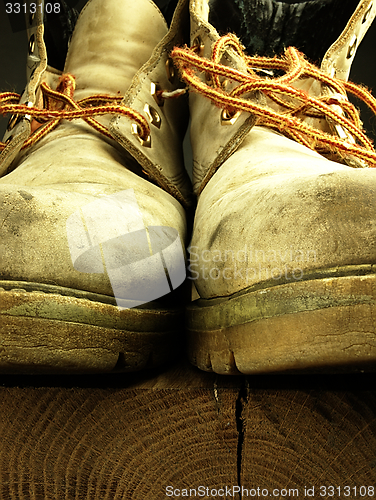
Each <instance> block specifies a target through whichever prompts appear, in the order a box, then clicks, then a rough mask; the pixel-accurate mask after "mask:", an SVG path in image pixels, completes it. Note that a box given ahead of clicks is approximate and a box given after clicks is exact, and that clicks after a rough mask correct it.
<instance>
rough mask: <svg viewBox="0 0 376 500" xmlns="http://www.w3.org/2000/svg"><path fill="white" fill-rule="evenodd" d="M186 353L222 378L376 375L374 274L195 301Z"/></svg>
mask: <svg viewBox="0 0 376 500" xmlns="http://www.w3.org/2000/svg"><path fill="white" fill-rule="evenodd" d="M187 325H188V333H187V337H188V338H187V341H188V356H189V359H190V361H191V362H192V363H193V364H194V365H196V366H197V367H198V368H200V369H202V370H205V371H214V372H216V373H219V374H235V375H239V373H243V374H267V373H269V374H271V373H289V372H290V373H291V372H306V373H315V372H320V373H337V372H353V371H370V370H376V275H375V274H368V275H363V276H343V277H329V278H324V279H311V280H308V281H295V282H291V283H286V284H283V285H278V286H272V287H270V288H264V289H260V290H254V291H249V292H244V293H240V294H236V295H234V296H232V297H228V298H220V299H212V300H202V299H199V300H197V301H195V302H192V303H191V305H190V306H189V307H188V316H187Z"/></svg>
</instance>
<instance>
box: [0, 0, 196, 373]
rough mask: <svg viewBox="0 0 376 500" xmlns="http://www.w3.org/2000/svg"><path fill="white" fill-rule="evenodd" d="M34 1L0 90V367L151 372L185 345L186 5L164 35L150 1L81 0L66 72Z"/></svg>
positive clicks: (8, 369) (187, 202) (3, 369)
mask: <svg viewBox="0 0 376 500" xmlns="http://www.w3.org/2000/svg"><path fill="white" fill-rule="evenodd" d="M39 4H40V5H39ZM39 4H38V9H37V10H36V11H35V3H33V2H28V3H27V9H29V10H28V11H27V15H26V18H27V29H28V38H29V56H28V61H27V67H28V84H27V87H26V89H25V91H24V93H23V95H22V96H21V98H20V99H19V104H15V102H14V100H15V97H14V96H13V97H12V96H8V97H6V96H4V94H3V95H2V98H3V101H2V105H1V112H6V111H9V109H13V110H15V113H16V114H15V115H13V116H12V117H11V119H10V122H9V125H8V130H7V133H6V135H5V137H4V139H3V140H4V143H3V146H2V149H3V151H2V153H1V172H2V178H1V179H0V214H1V221H2V222H1V224H0V228H1V229H0V256H1V258H0V371H1V372H5V373H44V372H46V373H67V372H68V373H95V372H113V371H133V370H139V369H141V368H146V367H154V366H158V365H160V364H161V363H164V362H166V361H167V360H169V359H171V358H172V357H173V356H174V355H176V352H177V350H178V349H180V347H181V344H182V317H183V316H182V314H184V299H185V292H184V288H185V287H184V281H185V276H186V268H185V261H184V250H183V248H184V243H185V240H186V237H187V224H186V209H187V208H188V207H189V206H190V204H191V193H190V190H191V187H190V180H189V178H188V176H187V174H186V172H185V169H184V166H183V151H182V138H183V136H184V133H185V129H186V126H187V120H188V105H187V102H186V99H185V98H184V96H183V97H179V95H180V94H181V92H180V90H179V89H180V87H181V86H182V84H181V82H179V79H178V78H177V75H176V74H175V72H174V69H173V66H172V64H171V60H170V59H169V57H168V54H169V52H170V51H171V49H172V47H173V46H174V45H175V44H177V43H179V44H181V43H182V42H183V41H184V38H183V36H184V34H183V31H182V26H185V25H186V26H188V24H187V17H188V5H187V4H186V2H185V1H184V0H183V1H180V2H179V4H178V6H177V8H176V11H175V15H174V18H173V20H172V23H171V26H170V28H169V27H168V26H167V23H166V21H165V19H164V17H163V15H162V14H161V12H160V11H159V9H158V8H157V6H156V5H155V4H154V3H153V2H151V1H149V0H139V1H138V2H132V1H128V0H125V1H121V2H119V1H118V0H106V1H105V2H103V1H102V0H90V1H89V2H88V3H87V4H86V6H85V7H84V9H83V10H82V12H81V14H80V16H79V18H78V20H77V23H76V26H75V28H74V32H73V36H72V38H71V40H70V43H69V48H68V52H67V56H66V60H65V66H64V70H63V72H62V71H60V70H59V69H56V68H53V67H51V66H50V65H49V58H48V54H47V51H46V37H44V36H43V34H44V25H43V18H42V12H44V10H46V11H47V4H45V3H44V2H40V3H39ZM48 5H51V4H48ZM57 5H59V4H57ZM172 97H176V98H174V99H173V98H172ZM7 98H8V100H6V99H7ZM12 99H13V100H12ZM8 105H9V106H10V107H9V106H8ZM11 105H12V106H13V108H12V107H11ZM7 106H8V107H7ZM14 106H16V107H14ZM17 106H18V107H17ZM25 106H26V108H25ZM25 109H26V111H25ZM27 110H29V112H28V111H27ZM38 113H39V114H38ZM72 113H73V114H72ZM74 113H76V115H74Z"/></svg>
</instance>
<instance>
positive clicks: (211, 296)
mask: <svg viewBox="0 0 376 500" xmlns="http://www.w3.org/2000/svg"><path fill="white" fill-rule="evenodd" d="M273 153H274V154H273ZM251 166H252V167H251ZM234 171H236V173H237V175H236V178H234V175H233V173H234ZM218 174H219V172H218ZM229 186H231V189H229ZM375 196H376V172H375V171H373V170H369V169H364V170H363V169H361V170H358V169H352V168H349V167H345V166H342V165H339V164H336V163H333V162H331V161H328V160H325V159H323V158H322V157H320V156H319V155H316V154H315V153H313V152H311V151H309V150H307V149H306V148H304V147H302V146H300V145H298V144H296V143H294V142H293V141H290V140H289V139H286V138H285V137H283V136H280V135H279V134H276V133H274V132H272V131H270V130H268V129H263V128H258V127H255V129H254V130H253V131H252V133H251V134H250V135H249V137H248V138H247V139H246V140H245V143H244V144H243V145H242V147H241V148H240V149H239V151H237V152H236V153H235V154H234V155H233V156H232V157H231V158H230V159H229V160H227V162H225V163H224V164H223V165H222V167H221V170H220V175H217V174H215V175H214V176H213V177H212V179H211V180H210V181H209V183H208V185H207V186H206V188H205V196H202V197H201V198H200V202H199V205H198V209H197V215H196V221H195V224H196V227H195V231H194V237H193V240H192V244H191V247H190V252H191V262H190V270H191V277H192V279H193V280H194V281H193V282H194V284H195V286H196V287H197V290H198V293H199V295H200V297H201V298H200V299H198V300H196V301H195V302H193V303H192V304H191V305H190V306H189V308H188V323H189V326H188V328H189V351H190V357H191V360H192V361H193V363H194V364H196V365H197V366H199V367H200V368H202V369H204V370H214V371H216V372H218V373H239V372H241V373H249V374H251V373H271V372H286V371H290V372H291V371H308V372H315V371H326V372H330V371H342V370H344V371H349V370H350V371H352V370H359V369H367V368H374V367H375V363H376V337H375V331H376V322H375V314H376V274H375V268H374V262H375V259H376V255H375V242H376V232H375V227H376V225H375V223H376V206H375Z"/></svg>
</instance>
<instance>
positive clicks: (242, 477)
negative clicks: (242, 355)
mask: <svg viewBox="0 0 376 500" xmlns="http://www.w3.org/2000/svg"><path fill="white" fill-rule="evenodd" d="M373 380H374V375H372V374H359V375H351V376H350V375H349V376H347V375H342V376H324V375H318V376H285V377H283V376H279V377H272V376H268V377H261V376H260V377H221V376H216V375H214V374H208V373H204V372H200V371H198V370H196V369H195V368H193V367H190V366H189V365H188V364H187V363H186V362H185V361H184V360H180V361H179V362H178V363H177V364H176V365H175V366H170V367H167V368H165V369H162V370H159V371H155V372H152V373H140V374H136V375H129V374H128V375H117V376H114V375H111V376H92V377H88V376H85V377H77V376H76V377H51V376H49V377H21V376H12V377H10V376H5V375H2V376H1V378H0V384H1V385H0V403H1V412H0V499H1V500H10V499H20V500H24V499H33V500H36V499H37V500H39V499H40V500H46V499H59V500H60V499H61V500H63V499H64V500H67V499H69V500H71V499H72V500H73V499H88V500H89V499H90V500H105V499H108V500H117V499H126V500H136V499H137V500H138V499H140V500H141V499H142V500H162V499H168V498H202V499H204V500H208V499H213V498H215V499H221V500H222V499H224V498H225V499H234V498H235V499H237V500H239V499H240V498H243V499H246V498H247V494H246V493H247V492H246V490H248V498H252V497H253V498H280V499H281V498H315V499H317V498H326V499H332V498H351V499H355V498H367V499H368V498H373V496H376V492H375V494H374V495H371V493H372V490H371V489H368V490H364V488H363V489H362V490H361V489H360V488H361V487H370V486H376V439H375V436H376V392H375V390H374V382H373ZM239 485H240V488H241V487H243V488H245V490H243V496H241V495H239V494H237V488H238V487H239ZM168 486H170V487H171V488H170V489H166V488H167V487H168ZM199 486H201V489H198V488H199ZM324 486H325V487H326V490H324V488H323V487H324ZM329 486H332V487H335V488H336V489H335V491H333V490H332V489H330V488H329ZM226 487H227V494H226ZM234 487H235V488H234ZM313 487H314V488H315V490H314V491H313V490H312V488H313ZM320 487H322V488H321V489H320ZM345 487H347V488H348V489H345ZM195 488H196V497H195V496H194V491H193V489H195ZM257 488H259V490H258V491H257ZM339 488H341V490H340V489H339ZM349 488H351V490H349ZM172 489H173V490H176V491H175V493H176V494H175V495H173V494H172V495H171V494H170V493H172ZM189 489H191V490H192V491H191V492H189ZM277 489H278V490H279V491H274V490H277ZM211 490H213V491H212V492H211ZM215 490H216V491H215ZM266 490H268V491H266ZM289 490H290V491H289ZM333 492H334V493H336V494H335V495H333V494H332V493H333ZM346 492H347V493H350V495H345V493H346ZM178 493H179V494H180V496H178V495H177V494H178ZM203 493H204V494H203ZM309 493H314V495H315V496H312V495H309ZM338 493H340V495H339V494H338ZM361 493H363V494H361ZM364 493H366V495H364ZM189 494H190V496H189ZM266 495H267V496H266Z"/></svg>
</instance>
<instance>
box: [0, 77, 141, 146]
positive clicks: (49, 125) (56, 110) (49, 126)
mask: <svg viewBox="0 0 376 500" xmlns="http://www.w3.org/2000/svg"><path fill="white" fill-rule="evenodd" d="M40 88H41V91H42V95H43V108H42V109H40V108H37V107H33V106H31V107H29V106H27V105H26V104H19V100H20V95H19V94H16V93H13V92H3V93H0V113H1V114H3V115H5V114H8V113H11V114H13V115H19V116H22V115H23V116H28V117H30V119H35V120H36V121H37V122H39V123H40V124H42V126H40V125H39V126H38V127H37V128H36V130H35V131H34V132H33V133H32V134H31V135H30V137H29V138H28V139H27V140H26V141H25V143H24V144H23V146H22V148H21V149H25V148H27V147H29V146H32V145H33V144H35V143H36V142H37V141H39V140H40V139H42V137H44V136H45V135H46V134H48V132H50V131H51V130H53V129H54V128H55V127H57V125H58V124H59V123H60V122H61V120H76V119H79V118H81V119H83V120H85V121H86V122H87V123H88V124H89V125H91V126H92V127H93V128H94V129H95V130H97V131H98V132H100V133H102V134H104V135H105V136H107V137H109V138H111V139H113V137H112V135H111V134H110V132H109V131H108V129H107V128H106V127H105V126H103V125H102V124H100V123H99V122H98V121H97V120H95V119H94V118H93V116H98V115H107V114H118V115H123V116H126V117H128V118H129V119H130V120H132V121H134V122H135V123H136V124H137V128H138V132H139V136H140V138H141V139H145V140H146V139H147V138H148V136H149V134H150V128H149V124H148V122H147V120H146V118H145V117H144V116H143V115H142V114H141V113H138V112H137V111H135V110H134V109H132V108H129V107H127V106H122V105H121V104H120V103H121V101H122V97H119V96H109V95H105V94H97V95H94V96H90V97H85V98H84V99H81V100H79V101H75V100H74V99H73V95H74V91H75V88H76V85H75V78H74V76H73V75H70V74H65V75H62V76H61V77H60V83H59V85H58V86H57V89H56V90H52V89H51V88H50V87H49V86H48V85H47V84H46V83H44V82H43V83H42V84H41V87H40ZM5 147H6V144H5V143H3V142H0V151H2V150H3V149H4V148H5Z"/></svg>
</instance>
